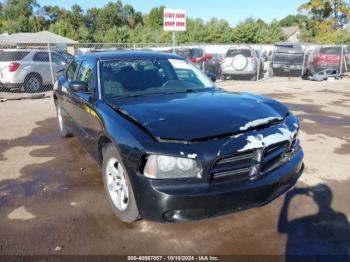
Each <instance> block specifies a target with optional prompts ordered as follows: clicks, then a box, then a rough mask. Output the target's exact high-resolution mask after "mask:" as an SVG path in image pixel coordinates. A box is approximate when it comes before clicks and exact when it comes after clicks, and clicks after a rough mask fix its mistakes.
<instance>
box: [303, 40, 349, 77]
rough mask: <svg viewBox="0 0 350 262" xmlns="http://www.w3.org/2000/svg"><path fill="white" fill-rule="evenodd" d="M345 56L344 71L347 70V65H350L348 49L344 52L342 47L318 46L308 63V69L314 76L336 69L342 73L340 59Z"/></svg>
mask: <svg viewBox="0 0 350 262" xmlns="http://www.w3.org/2000/svg"><path fill="white" fill-rule="evenodd" d="M342 54H343V57H344V61H343V65H342V71H343V72H344V71H346V70H345V63H344V62H346V61H347V62H346V64H347V65H348V64H350V63H349V57H348V49H347V48H344V49H343V50H342V47H341V46H318V47H316V48H315V49H314V50H313V52H312V54H311V56H310V58H309V62H308V66H307V67H308V69H309V70H310V72H311V73H312V74H315V73H318V72H320V71H323V70H326V69H336V70H338V71H340V59H341V55H342Z"/></svg>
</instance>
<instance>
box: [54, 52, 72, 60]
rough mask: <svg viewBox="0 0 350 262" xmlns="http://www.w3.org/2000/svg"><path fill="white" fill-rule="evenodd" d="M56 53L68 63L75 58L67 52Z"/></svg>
mask: <svg viewBox="0 0 350 262" xmlns="http://www.w3.org/2000/svg"><path fill="white" fill-rule="evenodd" d="M55 52H57V53H59V54H60V55H61V56H63V57H64V58H65V59H66V60H67V62H68V63H70V62H72V61H73V59H74V56H73V55H71V54H70V53H68V52H67V51H64V50H55Z"/></svg>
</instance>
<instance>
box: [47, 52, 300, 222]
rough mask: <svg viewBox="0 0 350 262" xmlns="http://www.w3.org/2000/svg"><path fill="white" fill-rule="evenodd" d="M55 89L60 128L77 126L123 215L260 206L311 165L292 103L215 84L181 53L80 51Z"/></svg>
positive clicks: (158, 216) (166, 215)
mask: <svg viewBox="0 0 350 262" xmlns="http://www.w3.org/2000/svg"><path fill="white" fill-rule="evenodd" d="M53 98H54V104H55V107H56V112H57V120H58V130H59V134H60V135H61V136H62V137H68V136H69V135H74V136H75V137H76V138H77V139H78V141H79V142H80V143H81V145H82V146H84V147H85V149H86V151H87V152H89V154H90V155H91V156H92V157H93V158H94V159H95V160H96V163H97V164H98V165H99V166H100V167H101V169H102V177H103V182H104V188H105V192H106V197H107V199H108V200H109V203H110V206H111V208H112V210H113V211H114V213H115V214H116V215H117V216H118V217H119V218H120V219H121V220H122V221H124V222H129V223H130V222H133V221H135V220H137V219H140V218H143V219H146V220H152V221H159V222H167V223H169V222H186V221H190V220H198V219H205V218H208V217H215V216H220V215H224V214H228V213H232V212H236V211H241V210H244V209H247V208H252V207H258V206H261V205H264V204H267V203H269V202H271V201H272V200H274V199H276V198H277V197H279V196H280V195H282V194H283V193H285V192H286V191H288V190H289V189H290V188H291V187H293V186H294V185H295V183H296V182H297V180H298V179H299V177H300V176H301V175H302V172H303V155H304V154H303V150H302V148H301V145H300V142H299V138H298V132H299V121H298V118H297V117H296V116H295V115H294V114H293V113H292V112H290V111H289V109H288V108H287V107H286V106H284V105H283V104H281V103H279V102H277V101H275V100H273V99H271V98H268V97H262V96H255V95H253V94H247V93H233V92H227V91H225V90H222V89H220V88H217V87H215V85H214V83H213V82H211V81H210V80H209V79H208V78H207V77H206V76H205V74H204V73H203V72H202V71H201V70H199V69H198V68H197V67H196V66H194V65H193V64H192V63H190V62H189V61H188V59H184V58H183V57H180V56H177V55H174V54H165V53H156V52H137V51H132V52H125V51H124V52H107V53H94V54H91V55H85V56H80V57H77V58H76V59H75V61H73V62H72V63H71V64H70V65H69V67H68V68H67V70H66V73H65V74H63V75H62V76H60V77H59V78H58V81H57V86H56V88H55V90H54V92H53ZM72 157H73V158H72V159H74V158H76V157H79V155H77V156H75V155H74V156H72ZM64 161H67V160H63V161H62V164H63V165H64V164H65V163H64ZM68 161H70V160H69V159H68ZM90 200H93V199H90Z"/></svg>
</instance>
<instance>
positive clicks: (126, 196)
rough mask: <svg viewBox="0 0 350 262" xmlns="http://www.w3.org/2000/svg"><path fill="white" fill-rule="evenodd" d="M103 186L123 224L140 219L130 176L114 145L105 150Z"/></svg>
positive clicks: (109, 145) (107, 146)
mask: <svg viewBox="0 0 350 262" xmlns="http://www.w3.org/2000/svg"><path fill="white" fill-rule="evenodd" d="M102 173H103V184H104V188H105V191H106V195H107V198H108V202H109V203H110V206H111V208H112V210H113V212H114V214H115V215H116V216H117V217H118V218H119V219H120V220H122V221H123V222H126V223H132V222H134V221H136V220H138V219H139V218H140V215H139V211H138V208H137V205H136V201H135V196H134V191H133V189H132V186H131V183H130V179H129V175H128V174H127V172H126V169H125V167H124V166H123V165H122V164H121V161H120V156H119V153H118V151H117V149H116V148H115V147H114V146H113V145H112V144H106V145H105V147H104V148H103V164H102Z"/></svg>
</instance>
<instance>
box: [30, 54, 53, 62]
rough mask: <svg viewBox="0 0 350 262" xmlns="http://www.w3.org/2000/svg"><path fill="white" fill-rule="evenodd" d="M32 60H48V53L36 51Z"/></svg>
mask: <svg viewBox="0 0 350 262" xmlns="http://www.w3.org/2000/svg"><path fill="white" fill-rule="evenodd" d="M33 61H37V62H49V61H50V60H49V53H48V52H37V53H36V54H35V55H34V57H33Z"/></svg>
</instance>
